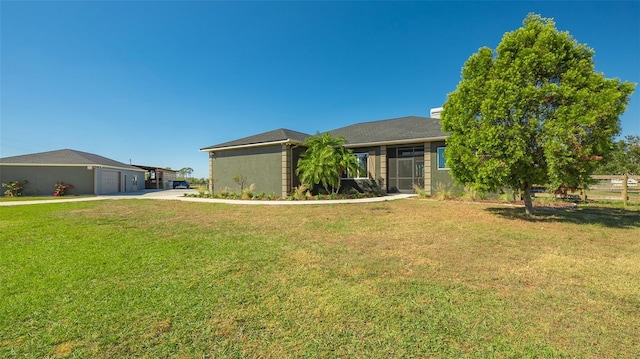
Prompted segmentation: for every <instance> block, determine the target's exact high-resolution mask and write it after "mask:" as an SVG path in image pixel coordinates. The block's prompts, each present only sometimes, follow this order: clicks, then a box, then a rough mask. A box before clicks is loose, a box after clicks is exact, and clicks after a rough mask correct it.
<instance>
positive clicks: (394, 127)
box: [329, 116, 447, 146]
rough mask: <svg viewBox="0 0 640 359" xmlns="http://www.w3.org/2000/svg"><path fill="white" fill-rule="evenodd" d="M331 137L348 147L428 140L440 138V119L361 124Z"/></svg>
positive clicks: (414, 118)
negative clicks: (343, 140) (337, 138)
mask: <svg viewBox="0 0 640 359" xmlns="http://www.w3.org/2000/svg"><path fill="white" fill-rule="evenodd" d="M329 133H331V135H332V136H334V137H337V136H341V137H344V139H345V140H347V144H348V145H351V146H353V145H357V144H365V143H366V144H371V143H388V142H391V143H392V142H403V141H408V140H420V139H429V138H442V137H446V136H447V134H445V133H444V132H442V126H441V125H440V119H437V118H429V117H419V116H408V117H401V118H393V119H390V120H381V121H372V122H361V123H356V124H354V125H350V126H346V127H341V128H338V129H335V130H332V131H329Z"/></svg>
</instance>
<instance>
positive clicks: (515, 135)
mask: <svg viewBox="0 0 640 359" xmlns="http://www.w3.org/2000/svg"><path fill="white" fill-rule="evenodd" d="M523 24H524V26H523V27H521V28H519V29H517V30H515V31H512V32H508V33H505V34H504V36H503V37H502V41H501V42H500V44H499V45H498V47H497V48H496V50H495V53H494V52H493V51H492V50H491V49H489V48H486V47H483V48H481V49H479V51H478V52H477V53H475V54H473V55H472V56H471V57H470V58H469V59H468V60H467V62H466V63H465V64H464V67H463V69H462V76H461V81H460V83H459V84H458V86H457V88H456V90H455V91H453V92H452V93H450V94H449V95H448V97H447V101H446V102H445V104H444V109H443V112H442V126H443V129H444V130H445V131H447V132H449V133H450V136H449V138H448V139H447V149H446V150H445V158H446V159H447V166H448V167H449V168H450V169H451V174H452V176H453V177H454V179H455V180H456V182H458V183H460V184H464V185H467V186H470V187H472V188H474V189H477V190H482V191H496V190H499V189H501V188H505V187H510V188H512V189H514V190H517V191H520V193H521V194H522V197H523V199H524V202H525V208H526V212H527V214H529V215H531V214H532V212H533V207H532V203H531V194H530V193H531V192H530V189H531V186H532V185H534V184H540V185H551V186H568V187H574V188H576V187H581V186H584V185H585V184H586V183H587V182H588V180H589V176H590V175H591V173H592V172H593V170H594V169H595V167H596V160H597V159H598V158H600V157H601V156H603V155H605V154H606V153H607V151H608V150H609V149H610V148H611V143H612V141H613V137H614V136H615V135H617V134H618V133H619V131H620V128H619V120H618V116H619V115H620V114H622V113H623V112H624V110H625V108H626V105H627V103H628V101H629V96H630V95H631V94H632V93H633V91H634V88H635V84H631V83H629V82H622V81H620V80H618V79H607V78H605V77H604V75H603V74H602V73H598V72H596V71H595V70H594V63H593V55H594V51H593V50H592V49H590V48H589V47H587V46H586V45H584V44H579V43H578V42H577V41H576V40H575V39H574V38H573V37H572V36H571V35H570V34H569V33H568V32H560V31H558V30H557V29H556V27H555V23H554V22H553V20H552V19H545V18H542V17H540V16H539V15H536V14H529V15H528V16H527V17H526V18H525V20H524V22H523Z"/></svg>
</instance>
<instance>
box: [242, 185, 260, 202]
mask: <svg viewBox="0 0 640 359" xmlns="http://www.w3.org/2000/svg"><path fill="white" fill-rule="evenodd" d="M255 190H256V184H255V183H252V184H251V185H249V187H248V188H245V189H243V190H242V191H240V198H241V199H252V198H253V191H255Z"/></svg>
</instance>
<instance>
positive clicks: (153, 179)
mask: <svg viewBox="0 0 640 359" xmlns="http://www.w3.org/2000/svg"><path fill="white" fill-rule="evenodd" d="M133 166H135V167H138V168H142V169H143V170H145V171H146V173H145V174H144V188H145V189H169V188H171V187H172V183H173V181H175V180H176V179H177V178H178V171H176V170H171V169H168V168H160V167H153V166H142V165H133Z"/></svg>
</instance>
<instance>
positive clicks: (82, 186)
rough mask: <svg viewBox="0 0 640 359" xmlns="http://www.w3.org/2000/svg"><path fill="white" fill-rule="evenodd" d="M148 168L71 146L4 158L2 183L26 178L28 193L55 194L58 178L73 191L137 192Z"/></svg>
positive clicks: (0, 168)
mask: <svg viewBox="0 0 640 359" xmlns="http://www.w3.org/2000/svg"><path fill="white" fill-rule="evenodd" d="M144 176H145V170H144V169H141V168H138V167H135V166H131V165H128V164H124V163H122V162H118V161H114V160H112V159H109V158H106V157H102V156H99V155H95V154H92V153H87V152H81V151H75V150H70V149H64V150H57V151H49V152H41V153H33V154H27V155H20V156H13V157H4V158H0V179H1V182H2V183H8V182H11V181H22V180H26V181H27V182H28V183H27V184H26V185H25V186H24V194H25V195H28V196H43V195H44V196H46V195H52V194H53V192H54V186H55V183H56V182H59V181H61V182H64V183H65V184H69V185H71V186H72V187H71V188H69V189H67V190H66V191H65V193H66V194H70V195H86V194H96V195H98V194H109V193H118V192H134V191H138V190H142V189H144V178H145V177H144Z"/></svg>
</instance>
